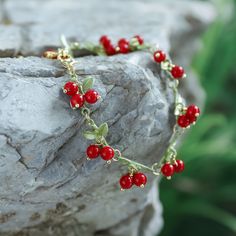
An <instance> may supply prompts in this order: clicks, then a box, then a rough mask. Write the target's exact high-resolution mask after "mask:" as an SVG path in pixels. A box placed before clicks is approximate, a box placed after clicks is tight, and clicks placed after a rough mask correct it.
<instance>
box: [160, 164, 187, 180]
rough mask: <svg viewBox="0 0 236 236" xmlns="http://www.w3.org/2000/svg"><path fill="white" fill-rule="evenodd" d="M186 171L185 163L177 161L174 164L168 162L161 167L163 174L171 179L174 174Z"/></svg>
mask: <svg viewBox="0 0 236 236" xmlns="http://www.w3.org/2000/svg"><path fill="white" fill-rule="evenodd" d="M183 170H184V162H183V161H182V160H175V161H174V162H173V164H171V163H169V162H166V163H165V164H164V165H163V166H162V167H161V173H162V174H163V175H164V176H166V177H167V178H170V177H171V176H172V175H173V174H174V173H180V172H182V171H183Z"/></svg>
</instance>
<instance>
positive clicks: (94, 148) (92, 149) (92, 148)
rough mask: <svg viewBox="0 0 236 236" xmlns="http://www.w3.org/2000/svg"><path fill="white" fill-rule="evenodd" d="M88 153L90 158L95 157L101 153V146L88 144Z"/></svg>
mask: <svg viewBox="0 0 236 236" xmlns="http://www.w3.org/2000/svg"><path fill="white" fill-rule="evenodd" d="M86 153H87V156H88V157H89V158H91V159H95V158H97V157H98V156H99V154H100V148H99V146H98V145H96V144H91V145H89V146H88V148H87V151H86Z"/></svg>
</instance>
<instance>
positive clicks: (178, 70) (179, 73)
mask: <svg viewBox="0 0 236 236" xmlns="http://www.w3.org/2000/svg"><path fill="white" fill-rule="evenodd" d="M171 74H172V76H173V77H174V78H175V79H181V78H182V77H183V76H184V69H183V67H181V66H174V67H173V68H172V70H171Z"/></svg>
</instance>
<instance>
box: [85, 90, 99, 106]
mask: <svg viewBox="0 0 236 236" xmlns="http://www.w3.org/2000/svg"><path fill="white" fill-rule="evenodd" d="M84 99H85V101H86V102H87V103H89V104H94V103H96V102H97V100H98V99H99V94H98V92H97V91H95V90H93V89H90V90H88V91H87V92H86V93H85V94H84Z"/></svg>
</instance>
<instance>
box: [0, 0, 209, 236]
mask: <svg viewBox="0 0 236 236" xmlns="http://www.w3.org/2000/svg"><path fill="white" fill-rule="evenodd" d="M204 12H205V13H206V14H203V13H204ZM213 17H214V10H213V8H211V6H210V5H208V4H205V3H198V2H188V1H178V3H177V2H174V1H158V2H155V1H146V2H145V3H144V2H142V1H131V0H127V1H125V2H123V3H122V4H121V2H120V1H95V0H93V1H90V2H88V1H85V0H80V1H76V0H68V1H55V0H48V1H40V0H32V1H28V2H27V3H26V1H25V0H24V1H23V0H18V1H13V0H7V1H0V21H1V23H2V24H1V25H0V57H2V58H1V59H0V86H1V90H0V179H1V185H0V235H4V236H6V235H34V236H35V235H36V236H38V235H45V236H47V235H58V236H60V235H70V236H71V235H85V236H90V235H102V236H105V235H120V236H129V235H130V236H131V235H132V236H136V235H139V236H152V235H156V234H157V233H158V232H159V230H160V229H161V226H162V217H161V214H162V207H161V204H160V202H159V199H158V190H157V183H156V182H153V181H152V177H151V176H148V177H149V184H148V185H147V187H146V189H145V190H140V189H137V188H134V189H132V190H131V191H127V192H125V193H124V192H120V191H119V187H118V185H117V182H118V179H119V176H120V173H121V172H122V169H121V168H120V166H119V165H118V164H117V163H113V164H112V165H107V164H104V162H103V161H101V160H95V161H89V162H88V161H86V158H85V155H84V151H85V149H86V146H87V145H88V143H89V142H88V141H86V140H85V139H84V138H83V137H82V132H83V130H84V129H85V128H86V126H85V125H84V122H83V118H82V117H81V116H80V114H79V112H75V111H72V110H71V109H70V107H69V105H68V98H67V97H66V96H64V95H63V94H62V93H61V90H60V88H61V86H62V85H63V83H64V82H65V81H67V80H68V76H67V75H66V74H65V72H64V70H63V68H62V67H61V65H60V63H58V62H55V61H50V60H47V59H43V58H39V57H34V56H38V55H41V53H42V51H43V50H44V49H45V48H48V47H58V46H60V41H59V38H60V35H61V34H62V33H64V34H65V36H66V37H68V38H69V39H76V40H79V41H84V40H88V41H93V42H97V40H98V38H99V36H100V35H101V34H104V33H106V34H108V35H110V36H111V37H112V38H113V39H114V40H117V39H118V38H119V37H121V36H122V37H131V36H133V35H134V34H137V33H139V34H141V35H143V36H144V38H145V40H147V41H150V42H152V43H159V45H160V46H161V48H163V49H164V50H166V51H172V52H174V56H175V57H176V58H178V59H180V61H182V62H183V63H184V64H185V65H188V64H189V61H190V60H191V57H192V52H193V50H194V49H196V45H197V44H196V42H198V41H197V40H198V36H199V34H200V33H201V32H202V31H203V30H204V29H205V27H206V26H207V25H208V24H209V23H210V22H211V20H212V19H213ZM176 22H178V24H176ZM183 37H185V40H186V42H187V43H188V44H187V45H188V47H192V50H189V51H187V52H186V53H185V54H184V55H182V56H181V55H180V52H181V48H184V45H183V46H182V45H181V42H183ZM170 42H172V43H171V44H173V45H174V48H171V47H170ZM15 55H24V56H28V57H25V58H22V57H19V58H9V57H13V56H15ZM181 58H184V60H183V59H181ZM77 61H78V63H77V66H76V69H77V72H78V74H79V78H80V79H81V80H82V79H84V78H85V77H86V76H87V75H90V76H93V77H94V78H95V79H96V80H95V88H96V89H97V90H98V91H99V92H100V94H101V96H102V99H101V101H100V102H99V103H98V104H97V105H95V106H94V107H93V110H94V112H93V118H94V119H95V120H96V121H97V123H98V124H99V123H101V122H104V121H106V122H108V124H109V126H110V135H109V137H108V140H109V142H110V144H112V145H113V146H114V147H117V148H120V149H121V150H123V151H124V154H125V156H127V157H129V158H132V159H135V160H138V161H141V162H143V163H145V164H151V163H153V162H154V161H155V160H158V159H159V158H160V157H161V156H162V154H163V152H164V151H165V149H166V147H167V145H168V140H169V138H170V136H171V134H172V127H173V124H174V117H173V115H172V114H173V111H172V110H173V95H172V92H171V90H170V88H169V87H168V86H167V83H166V80H165V78H161V76H160V73H159V72H160V71H159V68H158V67H157V66H156V65H155V64H154V63H153V62H152V59H151V56H150V55H149V54H148V53H145V52H137V53H132V54H129V55H125V56H124V55H118V56H114V57H109V58H108V57H94V56H86V57H82V58H78V59H77ZM193 82H194V83H195V84H196V86H195V91H196V90H197V91H199V92H200V91H201V89H200V88H199V86H198V83H197V82H196V80H194V81H193ZM187 88H188V90H187V94H188V95H189V96H190V97H191V96H192V97H191V98H192V99H194V97H195V94H194V93H193V92H192V90H191V88H190V87H189V86H187ZM62 223H63V224H62ZM17 232H18V233H19V234H16V233H17Z"/></svg>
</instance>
